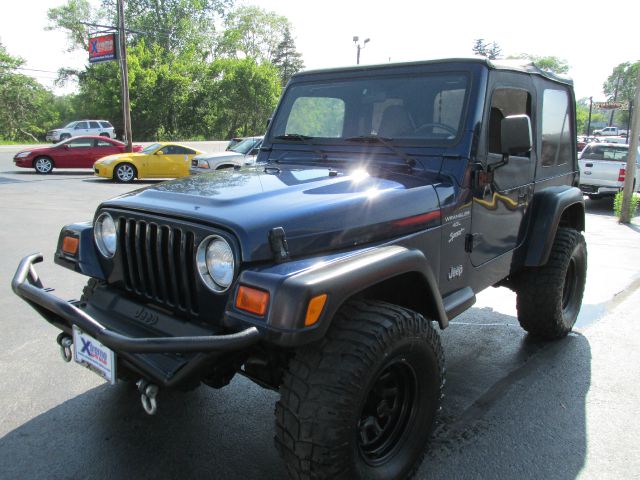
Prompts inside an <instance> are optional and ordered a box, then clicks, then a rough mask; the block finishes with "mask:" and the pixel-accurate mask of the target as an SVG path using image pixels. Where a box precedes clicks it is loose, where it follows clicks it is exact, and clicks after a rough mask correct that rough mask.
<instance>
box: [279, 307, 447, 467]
mask: <svg viewBox="0 0 640 480" xmlns="http://www.w3.org/2000/svg"><path fill="white" fill-rule="evenodd" d="M443 384H444V354H443V351H442V346H441V344H440V337H439V335H438V333H437V332H436V331H435V329H434V328H433V327H432V325H431V322H429V321H427V320H425V319H424V318H423V317H422V316H421V315H419V314H417V313H415V312H413V311H411V310H407V309H404V308H401V307H398V306H395V305H390V304H386V303H382V302H373V301H358V302H349V303H348V304H346V305H345V306H343V307H342V308H341V309H340V311H339V312H338V313H337V314H336V317H335V319H334V320H333V323H332V325H331V327H330V329H329V331H328V332H327V334H326V336H325V338H324V339H323V340H321V341H319V342H317V343H314V344H312V345H307V346H305V347H304V348H301V349H299V350H298V351H297V352H296V354H295V356H294V357H293V359H292V360H291V362H290V364H289V369H288V371H287V372H286V373H285V375H284V379H283V384H282V386H281V390H280V393H281V396H280V401H279V402H278V403H277V404H276V446H277V447H278V451H279V452H280V454H281V456H282V457H283V459H284V461H285V463H286V466H287V469H288V471H289V473H290V475H291V476H292V477H293V478H318V479H325V478H326V479H338V478H344V479H364V478H366V479H390V478H408V477H410V476H411V475H412V474H413V472H414V471H415V469H416V468H417V467H418V466H419V463H420V461H421V459H422V458H423V456H424V454H425V446H426V443H427V440H428V439H429V436H430V434H431V430H432V428H433V425H434V420H435V417H436V413H437V411H438V410H439V408H440V401H441V398H442V388H443Z"/></svg>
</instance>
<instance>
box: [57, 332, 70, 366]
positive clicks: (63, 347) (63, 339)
mask: <svg viewBox="0 0 640 480" xmlns="http://www.w3.org/2000/svg"><path fill="white" fill-rule="evenodd" d="M56 341H57V342H58V345H60V354H61V355H62V359H63V360H64V361H65V362H70V361H71V359H72V358H73V355H72V354H71V345H73V339H72V338H71V337H70V336H69V335H67V334H66V333H61V334H60V335H58V338H57V339H56Z"/></svg>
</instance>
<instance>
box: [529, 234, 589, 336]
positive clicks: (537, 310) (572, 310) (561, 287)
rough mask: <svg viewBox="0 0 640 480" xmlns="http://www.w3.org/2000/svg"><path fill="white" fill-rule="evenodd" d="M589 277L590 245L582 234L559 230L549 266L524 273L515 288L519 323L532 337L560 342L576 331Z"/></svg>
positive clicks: (547, 264)
mask: <svg viewBox="0 0 640 480" xmlns="http://www.w3.org/2000/svg"><path fill="white" fill-rule="evenodd" d="M586 278H587V246H586V243H585V241H584V237H583V236H582V234H581V233H580V232H578V231H576V230H573V229H569V228H562V227H561V228H558V232H557V234H556V238H555V240H554V242H553V247H552V248H551V254H550V256H549V261H548V262H547V263H546V265H543V266H540V267H535V268H531V269H528V270H526V271H525V272H523V273H522V274H521V275H520V276H519V277H518V280H517V284H518V287H517V289H516V293H517V300H516V307H517V309H518V321H519V322H520V326H522V328H524V329H525V330H526V331H527V332H529V333H530V334H532V335H535V336H538V337H542V338H546V339H550V340H553V339H558V338H562V337H565V336H566V335H567V334H568V333H569V332H570V331H571V329H572V328H573V325H574V324H575V323H576V319H577V318H578V313H579V312H580V306H581V304H582V296H583V294H584V285H585V281H586Z"/></svg>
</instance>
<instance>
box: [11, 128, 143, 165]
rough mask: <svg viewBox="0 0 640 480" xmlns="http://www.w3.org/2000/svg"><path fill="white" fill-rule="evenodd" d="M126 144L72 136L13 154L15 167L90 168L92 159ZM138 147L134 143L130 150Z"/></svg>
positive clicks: (116, 150)
mask: <svg viewBox="0 0 640 480" xmlns="http://www.w3.org/2000/svg"><path fill="white" fill-rule="evenodd" d="M125 148H126V145H125V144H124V143H122V142H119V141H117V140H112V139H110V138H107V137H93V136H84V137H72V138H69V139H67V140H64V141H62V142H60V143H56V144H55V145H53V146H51V147H42V148H30V149H29V150H23V151H21V152H18V153H17V154H16V155H15V156H14V157H13V163H15V164H16V167H23V168H35V170H36V172H38V173H49V172H51V170H53V169H54V167H55V168H93V164H94V163H95V161H96V160H98V159H99V158H102V157H106V156H107V155H113V154H116V153H123V152H124V151H125ZM140 150H142V146H141V145H134V146H133V151H134V152H139V151H140Z"/></svg>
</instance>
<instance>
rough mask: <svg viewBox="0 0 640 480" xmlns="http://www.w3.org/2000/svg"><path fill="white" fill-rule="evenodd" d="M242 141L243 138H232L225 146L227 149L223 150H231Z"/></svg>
mask: <svg viewBox="0 0 640 480" xmlns="http://www.w3.org/2000/svg"><path fill="white" fill-rule="evenodd" d="M242 140H244V138H243V137H233V138H232V139H231V140H229V143H228V144H227V148H225V150H231V149H232V148H233V147H235V146H236V145H237V144H239V143H240V142H241V141H242Z"/></svg>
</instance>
